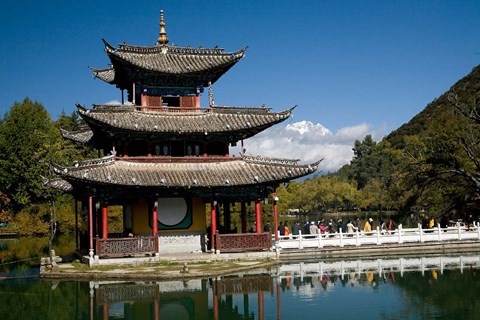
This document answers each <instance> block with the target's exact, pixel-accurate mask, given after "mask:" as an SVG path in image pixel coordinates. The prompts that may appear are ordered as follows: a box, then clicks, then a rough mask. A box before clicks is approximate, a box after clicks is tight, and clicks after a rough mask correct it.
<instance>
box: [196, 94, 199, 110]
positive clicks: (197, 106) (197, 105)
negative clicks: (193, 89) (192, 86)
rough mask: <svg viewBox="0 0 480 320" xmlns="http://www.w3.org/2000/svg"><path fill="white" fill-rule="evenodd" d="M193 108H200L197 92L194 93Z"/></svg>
mask: <svg viewBox="0 0 480 320" xmlns="http://www.w3.org/2000/svg"><path fill="white" fill-rule="evenodd" d="M195 109H200V95H199V94H198V93H197V94H196V95H195Z"/></svg>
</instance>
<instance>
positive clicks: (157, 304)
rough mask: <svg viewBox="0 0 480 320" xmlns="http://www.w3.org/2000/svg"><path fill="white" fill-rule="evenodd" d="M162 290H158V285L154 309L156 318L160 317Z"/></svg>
mask: <svg viewBox="0 0 480 320" xmlns="http://www.w3.org/2000/svg"><path fill="white" fill-rule="evenodd" d="M159 300H160V292H159V290H158V285H157V286H155V296H154V306H153V308H154V310H153V316H154V319H155V320H159V319H160V301H159Z"/></svg>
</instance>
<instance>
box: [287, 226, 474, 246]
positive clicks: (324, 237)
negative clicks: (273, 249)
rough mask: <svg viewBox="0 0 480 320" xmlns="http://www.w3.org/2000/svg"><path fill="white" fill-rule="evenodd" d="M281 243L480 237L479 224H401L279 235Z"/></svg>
mask: <svg viewBox="0 0 480 320" xmlns="http://www.w3.org/2000/svg"><path fill="white" fill-rule="evenodd" d="M278 238H279V243H278V247H279V248H281V249H303V248H323V247H328V246H329V247H344V246H363V245H381V244H388V243H405V242H429V241H453V240H480V226H475V227H470V228H469V227H464V226H457V227H448V228H441V227H440V225H439V226H438V227H437V228H432V229H422V227H421V226H419V227H418V228H405V229H404V228H402V226H401V225H400V226H399V228H398V229H396V230H393V231H390V232H388V231H381V230H379V228H377V230H374V231H372V232H369V233H365V232H363V231H357V232H355V233H344V232H342V230H341V229H340V232H336V233H324V234H315V235H310V234H306V235H302V234H301V232H300V234H299V235H297V236H291V235H290V236H279V237H278Z"/></svg>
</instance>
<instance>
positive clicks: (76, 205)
mask: <svg viewBox="0 0 480 320" xmlns="http://www.w3.org/2000/svg"><path fill="white" fill-rule="evenodd" d="M82 208H83V201H82ZM82 211H83V210H82ZM79 243H80V242H79V241H78V200H77V198H75V251H77V250H78V245H79Z"/></svg>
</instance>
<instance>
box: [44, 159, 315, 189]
mask: <svg viewBox="0 0 480 320" xmlns="http://www.w3.org/2000/svg"><path fill="white" fill-rule="evenodd" d="M136 160H139V159H135V158H126V159H125V158H115V157H113V156H108V157H104V158H100V159H95V160H87V161H80V162H76V163H75V165H74V166H72V167H62V166H58V165H52V169H53V171H54V173H55V174H57V175H58V176H60V177H61V178H62V179H64V180H66V181H69V182H71V183H73V182H75V183H80V184H102V185H105V184H106V185H112V186H137V187H158V188H197V187H198V188H205V187H233V186H249V185H250V186H254V185H257V184H268V183H273V182H284V181H289V180H291V179H295V178H299V177H302V176H305V175H308V174H311V173H313V172H315V171H316V170H317V168H318V165H319V163H320V162H321V160H320V161H317V162H315V163H312V164H306V165H300V164H298V160H289V159H277V158H267V157H253V156H245V157H244V159H240V158H238V159H235V158H230V161H213V162H204V161H205V160H208V159H205V158H198V157H197V158H193V157H192V158H190V159H188V158H183V161H185V162H164V161H175V160H171V159H170V160H169V159H168V157H167V158H163V159H162V158H148V159H147V160H148V161H136ZM141 160H146V159H145V158H143V159H141ZM161 160H163V161H162V162H161ZM154 161H157V162H154Z"/></svg>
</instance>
